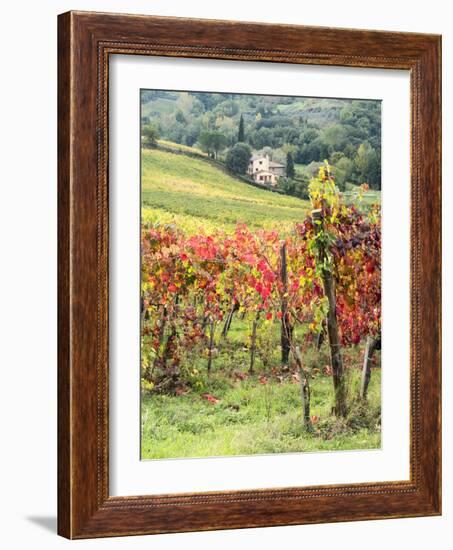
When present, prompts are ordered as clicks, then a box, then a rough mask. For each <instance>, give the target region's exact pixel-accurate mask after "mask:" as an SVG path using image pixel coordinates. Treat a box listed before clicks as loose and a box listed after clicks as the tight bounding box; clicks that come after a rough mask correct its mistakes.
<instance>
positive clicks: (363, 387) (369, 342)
mask: <svg viewBox="0 0 453 550" xmlns="http://www.w3.org/2000/svg"><path fill="white" fill-rule="evenodd" d="M379 346H380V339H379V338H373V336H367V339H366V345H365V353H364V356H363V368H362V380H361V384H360V398H361V399H366V396H367V392H368V384H369V383H370V378H371V359H372V358H373V355H374V352H375V350H376V349H379Z"/></svg>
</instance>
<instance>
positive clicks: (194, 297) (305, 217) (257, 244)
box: [142, 151, 381, 458]
mask: <svg viewBox="0 0 453 550" xmlns="http://www.w3.org/2000/svg"><path fill="white" fill-rule="evenodd" d="M176 156H177V155H172V154H170V153H162V152H160V151H155V152H152V153H150V154H149V155H147V156H146V157H145V158H144V168H145V169H144V179H143V182H144V183H143V189H144V191H143V207H144V208H143V223H142V393H143V398H142V456H143V458H164V457H176V456H209V455H219V454H221V455H225V454H251V453H264V452H290V451H307V450H327V449H358V448H376V447H378V446H379V445H380V372H379V368H372V366H373V365H374V366H378V362H379V361H378V359H379V351H378V350H379V347H380V317H381V306H380V304H381V295H380V294H381V264H380V258H381V230H380V206H379V205H378V204H369V202H368V201H363V200H362V199H361V193H363V192H365V191H366V186H362V190H361V191H360V192H358V193H357V196H356V197H355V198H354V200H353V201H351V200H350V198H349V200H348V201H347V203H346V201H344V200H343V197H342V195H341V193H340V192H339V191H338V189H337V187H336V186H335V182H334V178H333V176H332V174H331V171H330V168H329V166H328V164H325V165H324V166H323V167H321V168H320V170H319V174H318V176H317V177H315V178H313V179H312V180H311V182H310V185H309V191H310V203H308V202H305V201H302V200H300V199H295V198H290V197H280V196H277V197H276V195H275V194H273V193H271V192H267V191H260V190H257V189H253V188H247V185H246V184H242V183H238V182H233V183H231V182H229V181H227V178H228V176H227V175H224V174H215V173H211V174H210V176H211V177H213V178H216V180H217V181H220V187H219V186H217V187H215V188H214V187H212V188H210V193H209V194H208V193H207V190H206V191H205V190H204V188H203V185H204V182H205V181H207V179H206V174H204V175H202V176H200V167H201V166H202V167H203V170H208V172H209V171H210V170H211V168H210V166H209V165H208V163H207V161H205V160H203V159H190V163H192V164H190V163H188V164H187V165H186V166H185V168H184V170H183V171H182V172H181V174H180V179H179V180H178V177H177V174H174V177H173V178H172V193H169V192H168V187H166V183H165V181H164V179H163V177H161V178H160V179H159V178H158V175H159V170H158V169H159V167H161V168H162V174H166V175H167V177H168V174H169V173H170V174H171V171H172V170H173V171H174V170H175V164H174V163H172V162H171V161H172V158H173V157H176ZM194 163H200V166H198V169H197V166H196V165H195V164H194ZM147 166H148V167H149V166H152V167H153V170H149V171H147V170H146V167H147ZM191 166H192V167H193V172H191V170H190V167H191ZM191 176H192V179H191V185H190V186H189V187H188V185H187V181H188V180H190V177H191ZM153 178H154V179H153ZM197 178H200V181H197ZM222 178H223V179H222ZM224 180H225V181H224ZM222 182H223V183H222ZM235 186H236V188H235ZM216 190H217V191H216ZM239 190H240V191H241V193H242V194H243V196H242V198H241V197H238V195H239V193H238V191H239ZM219 193H220V194H221V195H222V197H221V200H220V201H219ZM203 208H204V209H205V212H206V216H205V219H204V221H205V223H203V224H201V223H199V222H200V217H199V216H200V213H199V212H200V209H203ZM245 209H248V213H247V214H245ZM266 218H267V219H269V220H272V223H269V224H266V223H262V220H263V219H266ZM215 219H217V220H219V222H218V223H214V220H215ZM195 228H196V229H195ZM376 350H377V351H376ZM372 371H373V374H371V372H372Z"/></svg>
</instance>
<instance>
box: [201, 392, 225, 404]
mask: <svg viewBox="0 0 453 550" xmlns="http://www.w3.org/2000/svg"><path fill="white" fill-rule="evenodd" d="M201 397H202V398H203V399H206V401H209V402H210V403H213V404H214V405H217V403H220V399H217V397H214V396H213V395H211V394H210V393H203V394H202V395H201Z"/></svg>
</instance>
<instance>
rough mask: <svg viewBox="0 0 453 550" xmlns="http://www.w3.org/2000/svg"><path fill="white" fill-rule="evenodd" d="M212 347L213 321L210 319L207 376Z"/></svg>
mask: <svg viewBox="0 0 453 550" xmlns="http://www.w3.org/2000/svg"><path fill="white" fill-rule="evenodd" d="M213 345H214V320H213V319H210V321H209V348H208V374H211V367H212V348H213Z"/></svg>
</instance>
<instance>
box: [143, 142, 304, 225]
mask: <svg viewBox="0 0 453 550" xmlns="http://www.w3.org/2000/svg"><path fill="white" fill-rule="evenodd" d="M307 209H308V203H307V202H306V201H303V200H300V199H298V198H296V197H289V196H285V195H279V194H277V193H273V192H271V191H267V190H262V189H257V188H255V187H253V186H252V185H248V184H247V183H245V182H243V181H241V180H238V179H236V178H234V177H233V176H231V175H230V174H228V173H227V172H226V171H224V170H223V169H222V168H221V167H219V166H216V165H215V164H214V163H212V162H210V161H208V160H205V159H203V158H199V159H198V158H194V157H191V156H190V157H189V156H187V155H183V154H178V153H171V152H168V151H162V150H159V149H152V150H149V149H143V151H142V217H143V220H144V221H145V222H146V221H149V222H153V223H155V222H161V223H177V224H178V225H179V226H181V227H183V228H184V229H186V230H187V231H190V232H197V231H199V230H200V228H203V229H204V230H205V231H210V230H213V229H215V228H218V229H225V230H227V231H231V230H232V229H233V228H234V226H235V225H236V224H237V223H247V224H248V225H249V226H250V227H251V228H267V229H269V228H274V227H275V228H279V229H280V230H281V231H285V230H286V229H288V230H289V229H290V228H291V227H292V226H293V224H294V223H295V222H299V221H302V220H303V219H304V218H305V215H306V212H307Z"/></svg>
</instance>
